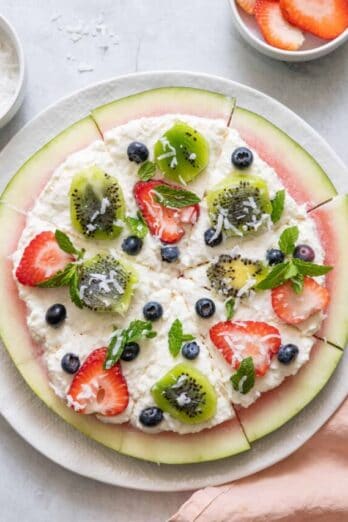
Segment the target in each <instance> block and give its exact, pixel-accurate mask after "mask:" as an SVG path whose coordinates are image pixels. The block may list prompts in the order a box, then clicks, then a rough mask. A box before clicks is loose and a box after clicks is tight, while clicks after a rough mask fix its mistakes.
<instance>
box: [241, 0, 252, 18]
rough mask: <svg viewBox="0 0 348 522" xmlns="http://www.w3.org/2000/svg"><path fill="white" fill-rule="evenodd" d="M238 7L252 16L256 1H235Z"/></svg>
mask: <svg viewBox="0 0 348 522" xmlns="http://www.w3.org/2000/svg"><path fill="white" fill-rule="evenodd" d="M237 4H238V5H239V7H241V8H242V9H243V11H245V12H246V13H248V14H251V15H252V14H254V9H255V4H256V0H237Z"/></svg>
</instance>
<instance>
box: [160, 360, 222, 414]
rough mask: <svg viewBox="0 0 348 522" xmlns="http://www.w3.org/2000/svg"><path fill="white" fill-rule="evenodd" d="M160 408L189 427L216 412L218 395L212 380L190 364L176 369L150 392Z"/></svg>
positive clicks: (181, 365) (180, 365)
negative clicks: (211, 382)
mask: <svg viewBox="0 0 348 522" xmlns="http://www.w3.org/2000/svg"><path fill="white" fill-rule="evenodd" d="M151 393H152V396H153V398H154V400H155V402H156V404H157V406H158V407H159V408H161V409H162V410H163V411H165V412H167V413H169V415H171V416H172V417H174V418H175V419H178V420H180V421H181V422H184V423H186V424H199V423H201V422H204V421H207V420H209V419H211V418H212V417H213V416H214V415H215V412H216V402H217V399H216V393H215V390H214V388H213V386H212V385H211V384H210V382H209V380H208V379H207V377H205V375H203V374H202V373H201V372H200V371H198V370H196V369H195V368H193V366H190V365H189V364H185V363H181V364H178V365H177V366H174V368H172V369H171V370H170V371H169V372H168V373H166V374H165V375H164V376H163V377H162V378H161V379H160V380H159V381H157V382H156V384H154V386H153V387H152V389H151Z"/></svg>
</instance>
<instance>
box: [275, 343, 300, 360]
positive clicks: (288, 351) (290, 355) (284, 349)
mask: <svg viewBox="0 0 348 522" xmlns="http://www.w3.org/2000/svg"><path fill="white" fill-rule="evenodd" d="M298 352H299V349H298V347H297V346H296V345H295V344H283V345H282V346H281V347H280V348H279V352H278V361H279V362H281V363H282V364H290V363H291V362H292V361H293V360H294V359H295V357H297V355H298Z"/></svg>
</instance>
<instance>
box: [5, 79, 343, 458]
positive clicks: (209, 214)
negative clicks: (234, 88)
mask: <svg viewBox="0 0 348 522" xmlns="http://www.w3.org/2000/svg"><path fill="white" fill-rule="evenodd" d="M347 217H348V201H347V198H346V197H345V196H344V195H338V194H337V193H336V190H335V188H334V186H333V185H332V183H331V181H330V180H329V179H328V177H327V176H326V174H325V172H324V171H323V169H322V168H321V167H320V165H319V164H318V163H317V162H316V161H315V160H314V159H313V158H312V157H311V156H310V155H309V154H308V153H307V152H306V151H305V150H304V149H303V148H302V147H301V146H300V145H299V144H298V143H296V142H295V141H293V140H292V139H291V138H290V137H289V136H288V135H286V134H285V133H283V132H282V131H281V130H280V129H279V128H277V127H276V126H274V125H273V124H272V123H271V122H269V121H268V120H266V119H264V118H263V117H261V116H259V115H257V114H256V113H253V112H251V111H249V110H248V109H247V108H242V107H239V106H238V105H237V106H236V102H235V100H234V99H233V98H230V97H228V96H224V95H221V94H217V93H213V92H209V91H203V90H199V89H192V88H183V87H172V88H160V89H154V90H151V91H145V92H142V93H139V94H136V95H132V96H129V97H127V98H123V99H120V100H116V101H114V102H111V103H109V104H107V105H104V106H102V107H98V108H97V109H95V110H93V111H92V112H91V114H90V115H89V116H87V117H86V118H84V119H83V120H81V121H78V122H76V123H75V124H73V125H72V126H71V127H69V128H68V129H66V130H65V131H64V132H62V133H61V134H59V135H58V136H57V137H56V138H54V139H53V140H52V141H50V142H49V143H47V144H46V145H45V146H44V147H43V148H41V149H40V150H39V151H37V152H36V154H34V155H33V156H32V157H31V158H29V159H28V161H27V162H26V163H24V165H23V166H22V167H21V168H20V169H19V171H18V172H17V173H16V174H15V176H14V177H13V178H12V180H11V181H10V183H9V184H8V186H7V187H6V189H5V191H4V192H3V194H2V196H1V206H0V223H1V225H2V231H3V233H2V235H1V240H0V246H1V258H0V263H1V269H0V284H1V289H2V293H3V294H4V298H5V299H4V302H6V308H5V309H4V310H3V312H2V314H1V317H0V333H1V338H2V340H3V343H4V345H5V346H6V348H7V350H8V352H9V354H10V356H11V357H12V359H13V361H14V363H15V365H16V366H17V368H18V370H19V372H20V373H21V374H22V376H23V377H24V379H25V380H26V382H27V383H28V385H29V386H30V387H31V388H32V390H33V391H34V392H35V393H36V394H37V395H38V396H39V397H40V398H41V399H42V400H43V401H44V402H45V403H46V404H47V406H48V407H50V408H51V409H52V410H54V411H55V412H56V413H57V414H58V415H60V416H61V417H62V418H63V419H64V420H65V421H66V422H68V423H69V424H71V425H72V426H74V427H75V428H77V429H78V430H80V431H82V432H83V433H85V434H86V435H88V436H89V437H91V438H93V439H95V440H96V441H98V442H100V443H102V444H104V445H106V446H108V447H110V448H112V449H114V450H116V451H119V452H121V453H124V454H127V455H131V456H134V457H137V458H141V459H145V460H149V461H155V462H162V463H170V464H174V463H177V464H182V463H189V462H200V461H208V460H214V459H219V458H223V457H227V456H231V455H235V454H238V453H241V452H243V451H247V450H248V449H250V447H251V444H252V443H253V442H254V441H255V440H257V439H259V438H261V437H263V436H265V435H266V434H267V433H270V432H272V431H274V430H276V429H277V428H279V427H280V426H282V425H283V424H284V423H286V422H287V421H288V420H289V419H290V418H292V417H293V416H294V415H296V413H298V412H299V411H300V410H302V409H303V408H304V407H305V406H306V404H308V403H309V402H310V401H311V400H312V399H313V398H314V397H315V396H316V395H317V394H318V393H319V391H320V390H321V389H322V388H323V386H324V385H325V384H326V382H327V381H328V380H329V378H330V377H331V375H332V374H333V372H334V370H335V368H336V366H337V364H338V362H339V360H340V357H341V356H342V354H343V349H344V347H345V344H346V342H347V335H348V316H347V304H348V303H347V299H348V298H347V295H348V281H347V278H346V276H345V266H346V264H347V261H348V254H347V250H346V249H345V245H344V237H345V235H346V233H347V232H348V220H347Z"/></svg>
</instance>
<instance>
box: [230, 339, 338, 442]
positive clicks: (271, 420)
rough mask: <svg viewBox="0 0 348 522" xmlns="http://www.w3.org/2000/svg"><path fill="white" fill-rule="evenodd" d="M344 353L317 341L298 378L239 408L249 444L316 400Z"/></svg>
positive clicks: (287, 381)
mask: <svg viewBox="0 0 348 522" xmlns="http://www.w3.org/2000/svg"><path fill="white" fill-rule="evenodd" d="M342 354H343V352H342V350H339V349H338V348H336V347H334V346H332V345H329V344H326V343H324V342H323V341H319V340H318V341H317V342H316V344H315V345H314V346H313V348H312V351H311V355H310V360H309V361H308V362H307V363H306V364H305V365H304V366H303V367H302V368H301V370H300V371H299V372H298V373H297V374H296V375H295V376H293V377H288V378H287V379H286V380H285V381H283V383H282V384H281V385H280V386H278V388H275V389H274V390H271V391H269V392H266V393H264V394H262V396H261V397H260V398H259V399H258V400H257V401H256V402H255V403H254V404H252V405H251V406H249V408H240V409H238V410H237V414H238V417H239V420H240V422H241V424H242V426H243V429H244V433H245V434H246V436H247V438H248V440H249V442H254V441H255V440H258V439H260V438H262V437H264V436H265V435H267V434H268V433H271V432H272V431H274V430H276V429H278V428H280V427H281V426H283V424H285V423H286V422H287V421H289V420H290V419H291V418H292V417H294V416H295V415H296V414H297V413H299V412H300V411H301V410H302V409H303V408H304V407H305V406H306V405H307V404H308V403H309V402H310V401H311V400H312V399H314V397H315V396H316V395H317V394H318V393H319V392H320V390H321V389H322V388H323V387H324V386H325V384H326V383H327V381H328V380H329V378H330V377H331V375H332V373H333V372H334V370H335V368H336V366H337V364H338V362H339V360H340V358H341V356H342Z"/></svg>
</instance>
